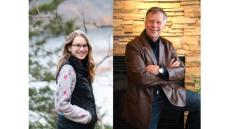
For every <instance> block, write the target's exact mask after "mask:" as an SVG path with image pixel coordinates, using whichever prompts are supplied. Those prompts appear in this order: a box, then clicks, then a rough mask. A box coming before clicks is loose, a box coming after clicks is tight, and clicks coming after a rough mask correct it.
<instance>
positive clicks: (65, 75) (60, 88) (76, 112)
mask: <svg viewBox="0 0 230 129" xmlns="http://www.w3.org/2000/svg"><path fill="white" fill-rule="evenodd" d="M75 83H76V73H75V71H74V69H73V67H72V66H71V65H64V66H63V67H62V68H61V70H60V73H59V75H58V78H57V91H56V96H55V109H56V111H57V112H58V114H59V115H63V116H64V117H65V118H67V119H69V120H72V121H74V122H78V123H82V124H87V123H89V122H90V121H91V115H90V113H89V111H87V110H85V109H83V108H81V107H79V106H77V105H72V104H71V94H72V92H73V90H74V88H75Z"/></svg>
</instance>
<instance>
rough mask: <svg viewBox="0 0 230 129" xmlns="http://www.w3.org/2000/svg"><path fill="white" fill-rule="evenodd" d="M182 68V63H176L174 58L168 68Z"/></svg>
mask: <svg viewBox="0 0 230 129" xmlns="http://www.w3.org/2000/svg"><path fill="white" fill-rule="evenodd" d="M179 66H180V62H179V61H178V60H177V61H175V59H174V58H173V59H172V61H171V62H170V64H169V65H168V67H171V68H174V67H179Z"/></svg>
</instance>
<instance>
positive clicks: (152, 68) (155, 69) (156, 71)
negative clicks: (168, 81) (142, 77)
mask: <svg viewBox="0 0 230 129" xmlns="http://www.w3.org/2000/svg"><path fill="white" fill-rule="evenodd" d="M159 68H160V67H159V66H158V65H148V66H146V67H145V69H146V71H148V72H150V73H153V74H155V75H158V74H159Z"/></svg>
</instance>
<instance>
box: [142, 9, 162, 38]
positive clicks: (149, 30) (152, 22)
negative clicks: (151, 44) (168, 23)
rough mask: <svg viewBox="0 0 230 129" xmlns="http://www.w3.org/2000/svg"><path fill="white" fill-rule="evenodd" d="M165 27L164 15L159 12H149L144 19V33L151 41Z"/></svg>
mask: <svg viewBox="0 0 230 129" xmlns="http://www.w3.org/2000/svg"><path fill="white" fill-rule="evenodd" d="M164 27H165V22H164V15H163V14H162V13H160V12H157V13H149V14H148V15H147V17H146V19H145V29H146V34H147V35H148V36H149V38H151V39H152V40H153V41H156V40H157V39H158V37H159V36H160V33H161V31H163V29H164Z"/></svg>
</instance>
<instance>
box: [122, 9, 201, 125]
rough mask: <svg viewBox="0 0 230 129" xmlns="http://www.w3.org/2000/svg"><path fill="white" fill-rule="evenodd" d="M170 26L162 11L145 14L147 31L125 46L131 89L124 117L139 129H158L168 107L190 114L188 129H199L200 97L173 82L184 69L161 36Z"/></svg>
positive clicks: (152, 10) (170, 45)
mask: <svg viewBox="0 0 230 129" xmlns="http://www.w3.org/2000/svg"><path fill="white" fill-rule="evenodd" d="M166 22H167V15H166V13H165V12H164V10H163V9H161V8H159V7H152V8H150V9H149V10H148V11H147V13H146V18H145V29H144V30H143V32H142V33H141V34H140V35H139V36H137V37H136V38H135V39H133V40H132V41H130V42H129V43H128V44H127V46H126V52H125V58H126V67H127V75H128V89H127V93H126V95H125V100H124V101H125V103H124V110H123V117H124V118H125V120H126V121H127V122H128V123H129V124H130V125H131V126H133V127H135V128H138V129H157V125H158V121H159V117H160V112H161V111H162V109H163V108H165V107H169V108H172V109H175V110H188V111H189V115H188V118H187V123H186V128H187V129H200V95H199V94H197V93H195V92H192V91H188V90H185V89H184V88H183V87H182V86H179V85H176V84H175V83H174V82H175V81H178V80H181V79H183V78H184V73H185V68H184V64H183V62H181V61H180V60H179V58H178V57H177V54H176V50H175V49H174V47H173V45H172V43H171V42H170V41H169V40H167V39H165V38H163V37H161V36H160V34H161V32H162V30H163V29H164V27H165V25H166Z"/></svg>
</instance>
